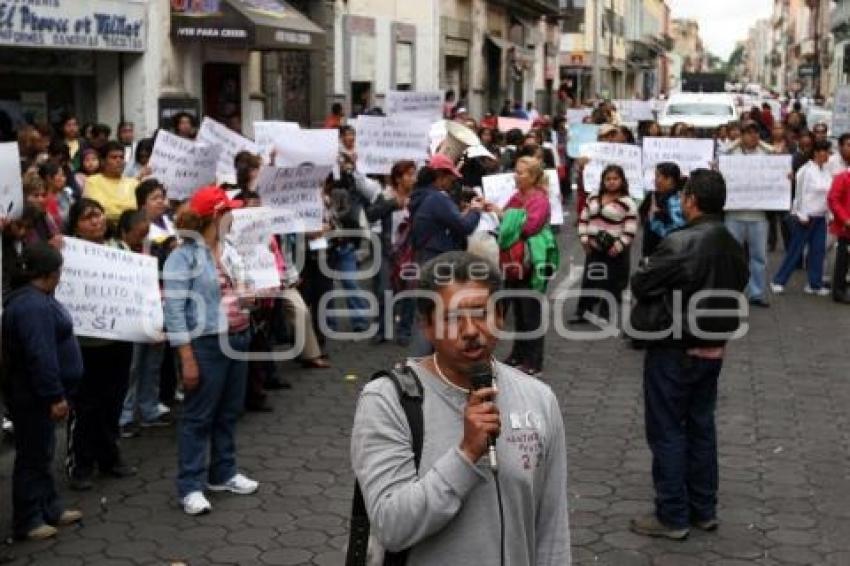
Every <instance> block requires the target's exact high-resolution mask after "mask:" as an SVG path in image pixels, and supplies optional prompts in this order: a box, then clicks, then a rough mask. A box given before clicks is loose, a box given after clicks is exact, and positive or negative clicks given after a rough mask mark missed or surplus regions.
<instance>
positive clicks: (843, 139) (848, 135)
mask: <svg viewBox="0 0 850 566" xmlns="http://www.w3.org/2000/svg"><path fill="white" fill-rule="evenodd" d="M847 140H850V132H845V133H843V134H841V135H840V136H838V147H841V146H842V145H844V142H846V141H847Z"/></svg>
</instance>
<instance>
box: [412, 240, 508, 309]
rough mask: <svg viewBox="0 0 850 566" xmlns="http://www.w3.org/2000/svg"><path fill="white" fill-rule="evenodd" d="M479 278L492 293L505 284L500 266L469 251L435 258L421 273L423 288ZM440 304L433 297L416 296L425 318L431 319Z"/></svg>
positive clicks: (436, 288)
mask: <svg viewBox="0 0 850 566" xmlns="http://www.w3.org/2000/svg"><path fill="white" fill-rule="evenodd" d="M467 282H477V283H481V284H483V285H486V286H487V287H488V288H489V290H490V294H491V295H492V294H493V293H496V292H497V291H499V290H500V289H501V288H502V275H501V273H499V269H498V268H497V267H496V266H495V265H493V264H492V263H491V262H490V261H488V260H486V259H484V258H483V257H480V256H477V255H474V254H471V253H469V252H460V251H454V252H446V253H443V254H440V255H438V256H437V257H435V258H433V259H432V260H431V261H429V262H428V263H426V264H425V265H424V266H423V267H422V272H421V273H420V274H419V289H420V290H421V291H427V292H429V293H430V292H434V293H439V292H440V289H442V288H444V287H446V286H448V285H451V284H453V283H467ZM436 307H437V305H436V304H435V303H434V300H433V298H432V297H417V299H416V308H417V310H418V311H419V314H420V316H422V318H424V319H425V320H431V318H432V317H433V315H434V310H435V309H436Z"/></svg>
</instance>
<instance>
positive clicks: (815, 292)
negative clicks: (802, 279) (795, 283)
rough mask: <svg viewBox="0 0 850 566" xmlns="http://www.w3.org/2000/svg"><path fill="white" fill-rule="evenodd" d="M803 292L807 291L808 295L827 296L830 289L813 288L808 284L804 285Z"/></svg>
mask: <svg viewBox="0 0 850 566" xmlns="http://www.w3.org/2000/svg"><path fill="white" fill-rule="evenodd" d="M803 293H805V294H806V295H817V296H818V297H826V296H827V295H829V294H830V291H829V289H825V288H823V287H820V288H819V289H812V287H811V286H810V285H806V286H805V287H803Z"/></svg>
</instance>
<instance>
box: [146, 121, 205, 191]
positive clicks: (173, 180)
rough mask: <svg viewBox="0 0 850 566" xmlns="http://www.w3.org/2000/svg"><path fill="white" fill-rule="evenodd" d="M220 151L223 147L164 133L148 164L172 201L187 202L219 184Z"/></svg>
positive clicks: (159, 134)
mask: <svg viewBox="0 0 850 566" xmlns="http://www.w3.org/2000/svg"><path fill="white" fill-rule="evenodd" d="M220 151H221V148H220V147H217V146H212V145H206V144H201V143H197V142H194V141H192V140H187V139H186V138H181V137H179V136H175V135H174V134H170V133H168V132H166V131H164V130H160V132H159V133H158V134H157V136H156V143H155V144H154V146H153V152H152V153H151V159H150V161H149V162H148V165H149V166H150V168H151V175H152V176H153V177H155V178H156V179H157V180H158V181H159V182H160V183H162V186H163V187H165V190H166V191H167V192H168V198H170V199H172V200H183V199H187V198H189V197H190V196H192V193H194V192H195V191H196V190H197V189H199V188H201V187H203V186H206V185H212V184H215V181H216V175H215V173H216V164H217V163H218V156H219V152H220Z"/></svg>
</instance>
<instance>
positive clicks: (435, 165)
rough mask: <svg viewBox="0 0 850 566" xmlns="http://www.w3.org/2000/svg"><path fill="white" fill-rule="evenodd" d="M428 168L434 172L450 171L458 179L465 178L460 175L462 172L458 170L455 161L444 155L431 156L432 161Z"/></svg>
mask: <svg viewBox="0 0 850 566" xmlns="http://www.w3.org/2000/svg"><path fill="white" fill-rule="evenodd" d="M428 167H430V168H431V169H433V170H434V171H448V172H449V173H451V174H452V175H454V176H455V177H457V178H458V179H460V178H461V177H463V175H461V174H460V171H458V170H457V167H455V164H454V161H452V160H451V158H450V157H448V156H447V155H443V154H442V153H438V154H436V155H433V156H431V161H429V162H428Z"/></svg>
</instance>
